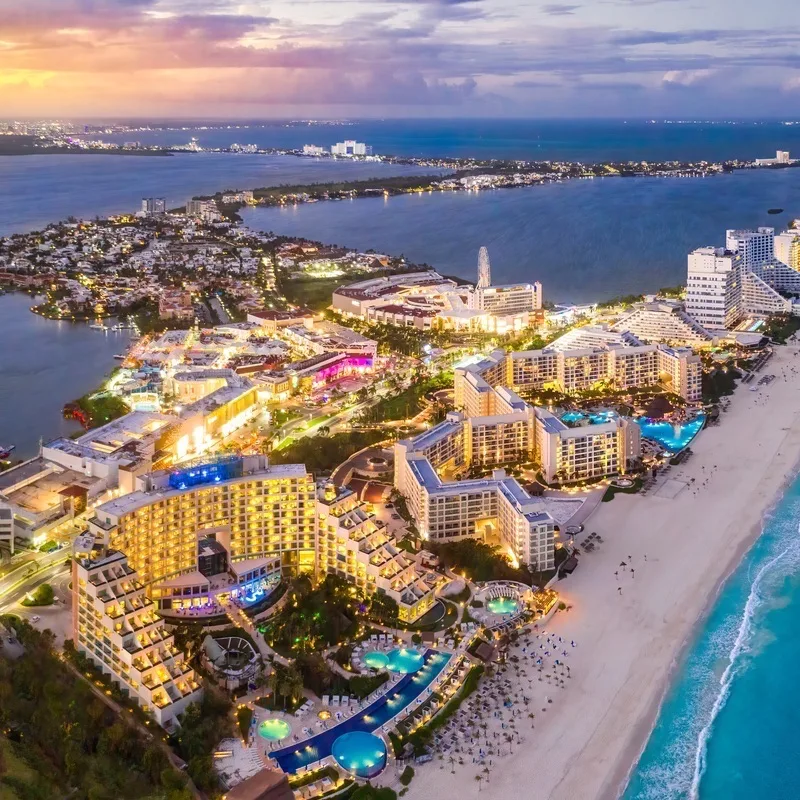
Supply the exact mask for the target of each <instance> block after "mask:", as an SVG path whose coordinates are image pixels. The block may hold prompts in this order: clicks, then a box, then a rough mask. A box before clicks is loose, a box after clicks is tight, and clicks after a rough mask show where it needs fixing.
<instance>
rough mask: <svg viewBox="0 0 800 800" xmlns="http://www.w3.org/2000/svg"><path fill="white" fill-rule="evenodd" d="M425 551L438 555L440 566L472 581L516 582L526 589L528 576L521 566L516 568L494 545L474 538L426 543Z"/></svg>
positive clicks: (529, 577) (528, 573) (529, 582)
mask: <svg viewBox="0 0 800 800" xmlns="http://www.w3.org/2000/svg"><path fill="white" fill-rule="evenodd" d="M428 546H429V548H430V549H431V550H432V551H433V552H434V553H435V554H436V555H437V556H439V560H440V561H441V563H442V566H444V567H446V568H448V569H452V570H454V571H455V572H463V573H465V574H466V576H467V577H468V578H469V579H470V580H471V581H473V582H477V583H482V582H484V581H504V580H508V581H520V582H521V583H526V584H528V585H529V586H530V585H531V583H532V575H531V573H530V572H529V571H528V570H527V569H526V568H524V567H521V568H516V567H512V566H511V562H510V561H509V560H508V558H506V556H505V555H503V554H502V553H501V552H500V549H499V548H498V547H496V546H492V545H488V544H484V543H483V542H478V541H475V540H474V539H464V540H462V541H459V542H429V543H428Z"/></svg>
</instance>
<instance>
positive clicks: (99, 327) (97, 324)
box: [89, 322, 108, 331]
mask: <svg viewBox="0 0 800 800" xmlns="http://www.w3.org/2000/svg"><path fill="white" fill-rule="evenodd" d="M89 327H90V328H91V329H92V330H93V331H107V330H108V328H107V327H106V326H105V325H103V323H102V322H95V323H94V324H92V325H90V326H89Z"/></svg>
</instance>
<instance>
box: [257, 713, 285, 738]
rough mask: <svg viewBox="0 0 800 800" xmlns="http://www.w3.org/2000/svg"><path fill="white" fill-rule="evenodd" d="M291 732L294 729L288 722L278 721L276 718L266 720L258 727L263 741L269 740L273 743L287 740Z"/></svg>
mask: <svg viewBox="0 0 800 800" xmlns="http://www.w3.org/2000/svg"><path fill="white" fill-rule="evenodd" d="M291 732H292V729H291V727H290V725H289V723H288V722H286V721H285V720H282V719H276V718H275V717H271V718H270V719H265V720H264V721H263V722H262V723H261V724H260V725H259V726H258V735H259V736H260V737H261V738H262V739H269V741H271V742H277V741H280V740H281V739H285V738H286V737H287V736H288V735H289V734H290V733H291Z"/></svg>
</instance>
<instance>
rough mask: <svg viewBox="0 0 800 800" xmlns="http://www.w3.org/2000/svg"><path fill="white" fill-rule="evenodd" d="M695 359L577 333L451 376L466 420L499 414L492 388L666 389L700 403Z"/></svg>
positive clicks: (596, 332) (590, 330)
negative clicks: (660, 387)
mask: <svg viewBox="0 0 800 800" xmlns="http://www.w3.org/2000/svg"><path fill="white" fill-rule="evenodd" d="M701 378H702V368H701V363H700V358H699V356H696V355H695V354H694V353H693V352H692V351H691V350H690V349H689V348H681V347H668V346H666V345H663V344H644V343H643V342H642V341H640V340H639V339H638V338H637V337H636V336H634V335H633V334H632V333H630V332H629V331H624V332H615V331H611V330H608V329H606V328H600V327H596V326H586V327H583V328H575V329H573V330H571V331H569V332H567V333H566V334H564V336H561V337H560V338H558V339H556V340H555V341H554V342H552V343H551V344H550V345H548V346H547V347H546V348H545V349H544V350H524V351H519V352H510V353H506V352H504V351H503V350H495V351H494V352H492V353H491V354H490V355H489V356H486V357H483V358H481V359H480V360H479V361H477V362H473V363H472V364H467V365H465V366H462V367H458V368H456V370H455V378H454V396H455V405H456V408H459V409H463V410H464V412H465V413H466V414H467V415H468V416H480V415H486V414H494V413H500V412H498V411H496V410H495V407H494V406H493V405H492V404H493V403H496V398H497V395H496V394H495V393H494V387H495V386H511V387H513V389H514V390H515V391H540V390H545V389H555V390H556V391H560V392H565V393H570V392H581V391H586V390H587V389H592V388H594V387H596V386H600V385H603V384H609V385H612V386H614V387H616V388H618V389H633V388H638V387H645V386H658V385H661V386H664V388H666V389H667V390H668V391H671V392H674V393H675V394H678V395H680V396H681V397H682V398H683V399H684V400H686V401H687V402H691V403H693V402H699V401H700V399H701V398H702V386H701Z"/></svg>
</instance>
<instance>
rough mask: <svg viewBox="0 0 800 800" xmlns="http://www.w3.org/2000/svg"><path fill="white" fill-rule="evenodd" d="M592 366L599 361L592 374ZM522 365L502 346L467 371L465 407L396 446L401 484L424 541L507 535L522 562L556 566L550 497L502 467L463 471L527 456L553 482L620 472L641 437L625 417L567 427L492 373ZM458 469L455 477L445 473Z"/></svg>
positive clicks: (636, 452) (461, 392)
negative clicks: (481, 472)
mask: <svg viewBox="0 0 800 800" xmlns="http://www.w3.org/2000/svg"><path fill="white" fill-rule="evenodd" d="M541 352H544V351H541ZM652 352H653V353H655V352H656V350H655V349H653V351H652ZM512 355H517V354H512ZM558 355H560V354H559V353H557V352H556V353H551V354H548V358H551V357H557V356H558ZM582 357H583V356H582V355H581V356H578V355H575V356H574V358H575V359H579V358H582ZM651 358H654V359H655V360H657V357H656V356H651ZM593 364H594V359H593V358H592V359H590V361H589V364H588V366H587V370H588V371H589V372H592V370H594V366H593ZM513 367H514V364H513V360H510V359H509V358H508V357H507V356H506V354H505V353H503V351H501V350H497V351H495V352H493V353H491V354H490V355H489V356H487V357H484V358H481V359H479V360H477V361H475V362H473V363H472V364H469V365H464V366H461V367H460V368H458V369H457V370H456V382H455V398H456V403H457V405H459V406H460V407H461V408H462V409H463V413H459V412H453V413H450V414H448V415H447V418H446V419H445V420H444V422H441V423H440V424H438V425H436V426H434V427H433V428H431V429H430V430H428V431H426V432H425V433H422V434H420V435H419V436H416V437H414V438H413V439H407V440H403V441H399V442H397V443H396V444H395V463H394V469H395V473H394V484H395V488H396V489H397V490H398V491H399V492H400V493H401V494H402V495H403V496H404V497H405V499H406V503H407V506H408V509H409V512H410V513H411V515H412V516H413V518H414V520H415V522H416V524H417V527H418V528H419V531H420V533H421V534H422V535H423V536H424V537H425V538H428V539H433V540H442V539H460V538H465V537H478V538H483V539H487V540H489V541H498V542H499V543H500V544H501V545H503V546H504V547H505V548H506V549H507V550H508V552H509V553H511V555H512V556H513V557H514V558H515V559H516V560H518V561H520V562H523V563H526V564H528V565H529V566H530V567H531V568H532V569H539V570H547V569H551V568H552V565H553V559H554V548H555V536H554V533H555V520H554V518H553V516H552V515H551V514H550V513H549V511H548V504H547V501H546V500H542V499H540V498H533V497H530V496H529V495H528V493H527V492H526V491H525V490H524V489H523V488H522V487H521V486H520V485H519V483H517V481H516V480H515V479H513V478H510V477H507V476H506V474H505V472H504V471H503V470H502V469H495V470H494V471H493V473H492V476H491V477H490V478H481V479H474V480H464V479H459V477H458V476H459V475H461V474H463V473H464V472H465V471H466V470H467V469H469V468H470V467H472V466H483V467H486V466H494V465H500V464H504V463H506V464H508V463H514V464H518V463H521V462H526V461H538V462H539V463H540V464H541V468H542V474H543V476H544V478H545V480H546V481H548V482H551V481H559V482H562V483H566V482H574V481H580V480H591V479H595V478H602V477H606V476H611V475H617V474H619V473H622V472H625V471H626V470H627V469H628V468H629V467H630V466H632V465H634V464H635V462H636V461H637V460H638V459H639V457H640V455H641V434H640V431H639V427H638V425H636V423H635V422H634V421H633V420H629V419H625V418H620V417H617V416H616V415H609V417H608V419H605V420H603V421H601V422H599V423H597V424H590V423H589V421H587V422H586V423H585V424H579V425H575V426H568V425H566V424H564V423H563V422H562V421H561V420H560V419H558V418H557V417H556V416H554V415H553V414H551V413H550V412H548V411H545V410H544V409H539V408H536V409H534V408H532V407H531V406H529V405H528V404H527V403H525V402H524V401H523V400H522V399H521V398H520V397H519V396H518V395H517V394H516V393H515V392H513V391H512V390H510V389H508V388H506V387H503V386H498V387H497V388H495V387H493V386H492V385H491V383H490V381H489V380H488V379H487V376H488V378H489V379H491V380H497V379H500V378H501V376H502V374H503V372H506V373H507V374H508V373H511V372H513ZM576 369H577V368H576ZM450 474H452V475H453V477H454V478H455V479H454V480H445V479H443V477H442V476H448V475H450Z"/></svg>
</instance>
